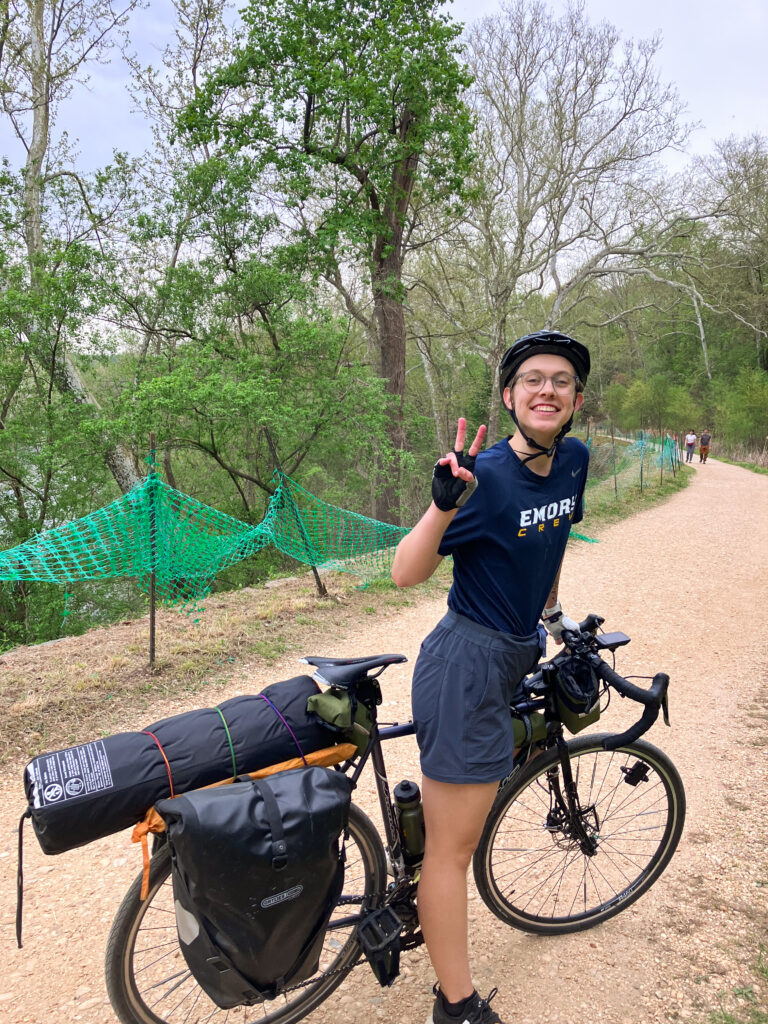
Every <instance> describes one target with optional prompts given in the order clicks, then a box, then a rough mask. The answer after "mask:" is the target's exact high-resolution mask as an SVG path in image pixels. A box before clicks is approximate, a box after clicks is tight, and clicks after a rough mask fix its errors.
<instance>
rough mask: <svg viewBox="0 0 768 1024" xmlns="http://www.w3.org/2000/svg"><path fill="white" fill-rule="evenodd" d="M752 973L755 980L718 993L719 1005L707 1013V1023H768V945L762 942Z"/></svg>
mask: <svg viewBox="0 0 768 1024" xmlns="http://www.w3.org/2000/svg"><path fill="white" fill-rule="evenodd" d="M752 973H753V975H754V979H755V980H754V981H751V980H750V984H746V985H735V986H734V987H733V988H732V989H731V990H730V992H721V993H720V997H719V999H720V1007H719V1008H718V1009H717V1010H714V1011H713V1012H712V1013H710V1014H709V1017H708V1020H709V1024H768V1011H767V1010H766V1009H765V1007H766V1005H768V947H766V946H765V945H763V943H762V942H761V943H760V945H759V947H758V951H757V959H756V960H755V961H754V963H753V964H752ZM726 1002H727V1003H728V1008H727V1009H726V1007H725V1005H724V1004H725V1003H726Z"/></svg>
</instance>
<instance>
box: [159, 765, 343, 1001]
mask: <svg viewBox="0 0 768 1024" xmlns="http://www.w3.org/2000/svg"><path fill="white" fill-rule="evenodd" d="M350 793H351V783H350V781H349V779H347V777H346V776H345V775H343V774H342V773H341V772H336V771H332V770H330V769H328V768H319V767H310V768H296V769H292V770H290V771H285V772H278V773H277V774H276V775H270V776H269V777H268V778H266V779H249V778H245V779H238V781H237V782H235V783H234V785H232V786H223V787H221V788H219V789H208V790H198V791H197V792H195V793H189V794H187V795H186V796H180V797H177V798H176V799H175V800H161V801H160V802H159V803H158V804H157V811H158V813H159V814H160V815H161V816H162V817H163V819H164V820H165V825H166V832H167V835H168V843H169V846H170V852H171V863H172V876H173V894H174V903H175V909H176V926H177V931H178V936H179V945H180V947H181V950H182V953H183V954H184V958H185V960H186V962H187V965H188V966H189V969H190V970H191V972H192V974H193V975H194V977H195V978H196V980H197V981H198V983H199V984H200V986H201V987H202V988H203V989H204V990H205V991H206V992H207V993H208V995H209V996H210V997H211V999H212V1000H213V1001H214V1002H215V1003H216V1004H217V1006H220V1007H222V1008H223V1009H229V1008H231V1007H233V1006H239V1005H242V1004H248V1005H250V1004H253V1003H258V1002H261V1001H263V1000H264V999H272V998H274V997H275V996H276V995H277V994H279V993H280V992H281V991H282V990H283V989H284V988H285V987H286V986H289V985H292V984H296V983H298V982H300V981H304V980H306V979H307V978H310V977H311V976H312V975H313V974H314V973H315V971H316V970H317V967H318V963H319V958H320V953H321V950H322V945H323V939H324V936H325V932H326V929H327V926H328V921H329V919H330V916H331V913H332V911H333V908H334V906H335V905H336V902H337V901H338V898H339V896H340V894H341V890H342V885H343V880H344V864H343V844H340V842H339V839H340V836H341V834H342V832H343V831H344V830H345V829H346V826H347V820H348V817H349V803H350ZM340 846H341V848H340Z"/></svg>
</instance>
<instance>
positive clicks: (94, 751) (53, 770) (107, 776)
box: [29, 740, 114, 807]
mask: <svg viewBox="0 0 768 1024" xmlns="http://www.w3.org/2000/svg"><path fill="white" fill-rule="evenodd" d="M29 773H30V775H31V778H32V782H33V783H34V805H35V807H47V806H49V805H50V804H59V803H63V802H64V801H65V800H75V799H76V798H77V797H79V796H86V795H87V794H89V793H99V792H102V791H103V790H105V789H112V787H113V786H114V782H113V781H112V772H111V771H110V768H109V761H108V759H107V752H106V750H105V749H104V744H103V742H102V741H101V740H96V741H95V742H93V743H83V745H82V746H80V747H70V748H69V749H68V750H58V751H56V752H55V753H53V754H44V755H43V756H42V757H38V758H37V759H36V760H35V761H34V762H33V763H32V764H31V765H30V766H29Z"/></svg>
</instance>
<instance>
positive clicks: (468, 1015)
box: [427, 985, 504, 1024]
mask: <svg viewBox="0 0 768 1024" xmlns="http://www.w3.org/2000/svg"><path fill="white" fill-rule="evenodd" d="M434 991H435V997H436V998H435V1005H434V1006H433V1007H432V1015H431V1016H430V1017H429V1018H428V1019H427V1024H504V1022H503V1021H502V1019H501V1017H500V1016H499V1015H498V1013H496V1011H495V1010H492V1009H491V1007H490V1002H491V1000H492V999H493V997H494V996H495V995H496V993H497V992H498V991H499V990H498V989H497V988H492V989H491V991H490V992H489V993H488V995H487V996H486V997H485V999H481V998H480V996H479V995H478V994H477V992H473V993H472V996H471V998H470V1000H469V1002H468V1003H467V1005H466V1006H465V1008H464V1012H463V1013H462V1014H461V1015H460V1016H458V1017H452V1016H451V1015H450V1014H449V1013H448V1011H447V1010H446V1009H445V1004H444V1002H443V995H442V993H441V992H440V990H439V989H438V987H437V985H435V989H434Z"/></svg>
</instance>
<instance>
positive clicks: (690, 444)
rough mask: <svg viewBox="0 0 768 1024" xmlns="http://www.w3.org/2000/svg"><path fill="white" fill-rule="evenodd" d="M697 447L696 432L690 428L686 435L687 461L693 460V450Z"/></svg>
mask: <svg viewBox="0 0 768 1024" xmlns="http://www.w3.org/2000/svg"><path fill="white" fill-rule="evenodd" d="M695 447H696V432H695V431H694V430H689V431H688V433H687V434H686V435H685V461H686V462H693V451H694V448H695Z"/></svg>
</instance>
